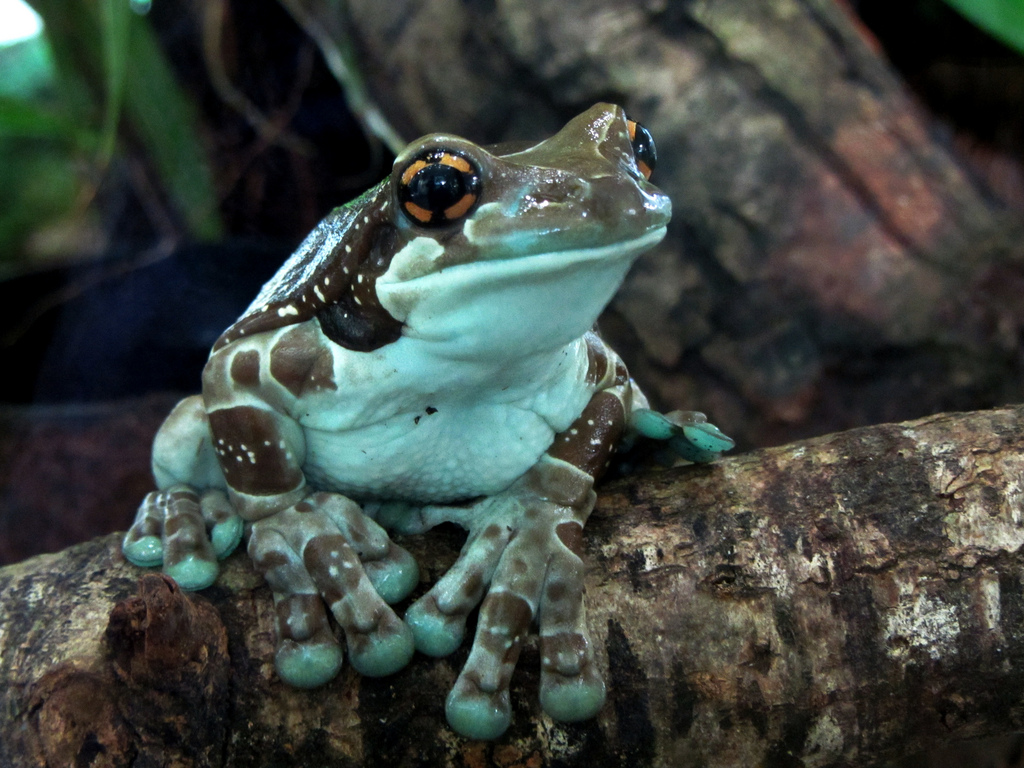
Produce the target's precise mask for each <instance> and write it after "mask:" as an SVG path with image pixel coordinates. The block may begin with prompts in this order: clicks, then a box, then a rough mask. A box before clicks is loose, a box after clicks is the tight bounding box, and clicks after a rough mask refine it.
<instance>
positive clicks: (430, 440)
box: [303, 406, 554, 502]
mask: <svg viewBox="0 0 1024 768" xmlns="http://www.w3.org/2000/svg"><path fill="white" fill-rule="evenodd" d="M452 414H453V415H451V416H449V415H448V413H446V412H445V410H444V409H439V410H438V411H437V412H435V413H431V414H422V413H421V414H416V415H408V414H407V415H401V416H396V417H395V418H394V419H391V420H389V421H388V422H385V423H382V424H376V425H373V426H370V427H364V428H361V429H358V430H352V431H345V432H327V431H322V430H314V429H309V428H307V429H306V432H305V435H306V462H305V464H304V465H303V471H304V472H305V474H306V479H307V480H308V481H309V483H310V484H311V485H313V486H315V487H317V488H319V489H322V490H333V491H338V492H341V493H344V494H346V495H349V496H352V497H353V498H356V499H369V498H375V499H385V500H389V499H394V500H403V501H414V502H446V501H454V500H457V499H466V498H471V497H474V496H481V495H489V494H493V493H497V492H498V491H501V490H503V489H505V488H507V487H508V486H509V485H511V484H512V482H514V481H515V480H516V479H517V478H518V477H520V476H521V475H522V474H523V473H524V472H526V471H527V470H528V469H529V468H530V467H531V466H533V465H534V464H535V463H536V462H537V459H538V458H539V457H540V456H541V454H543V453H544V451H545V450H547V448H548V446H550V445H551V442H552V440H553V439H554V430H553V429H552V427H551V426H550V425H549V424H548V423H547V422H546V421H545V420H544V419H542V418H541V417H540V416H538V415H537V414H535V413H532V412H530V411H526V410H522V409H517V408H513V407H509V406H504V407H500V406H494V407H490V408H475V409H472V410H471V411H469V412H463V411H459V410H457V409H453V412H452ZM456 414H461V415H456Z"/></svg>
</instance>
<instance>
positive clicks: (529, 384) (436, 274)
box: [123, 104, 733, 739]
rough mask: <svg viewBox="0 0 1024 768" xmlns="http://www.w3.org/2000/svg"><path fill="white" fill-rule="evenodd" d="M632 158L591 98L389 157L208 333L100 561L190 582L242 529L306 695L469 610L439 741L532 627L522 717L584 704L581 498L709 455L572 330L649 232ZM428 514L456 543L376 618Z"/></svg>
mask: <svg viewBox="0 0 1024 768" xmlns="http://www.w3.org/2000/svg"><path fill="white" fill-rule="evenodd" d="M656 159H657V151H656V148H655V145H654V140H653V137H652V136H651V133H650V132H649V131H648V130H647V129H646V128H644V127H643V126H642V125H641V124H639V123H637V122H635V121H634V120H632V119H631V118H629V117H627V115H626V113H625V112H624V111H623V109H622V108H621V107H619V106H616V105H612V104H596V105H594V106H593V107H591V108H590V109H588V110H586V111H584V112H583V113H581V114H580V115H578V116H577V117H575V118H573V119H572V120H570V121H569V122H568V123H566V124H565V125H564V127H563V128H562V129H561V130H559V131H558V132H557V133H555V134H554V135H553V136H550V137H548V138H546V139H544V140H543V141H540V142H538V143H535V144H532V145H527V146H525V147H524V146H521V145H520V146H511V145H504V146H501V145H499V146H492V147H483V146H478V145H476V144H474V143H472V142H471V141H469V140H467V139H464V138H461V137H458V136H455V135H449V134H445V133H435V134H430V135H427V136H424V137H423V138H420V139H418V140H416V141H414V142H412V143H410V144H409V145H408V146H407V147H406V148H405V149H404V150H403V151H402V152H401V153H400V154H399V155H398V156H397V157H396V159H395V161H394V166H393V169H392V172H391V174H390V176H389V177H388V178H387V179H385V180H384V181H383V182H381V183H380V184H379V185H377V186H376V187H374V188H373V189H371V190H369V191H368V192H366V193H365V194H363V195H362V196H360V197H358V198H357V199H356V200H354V201H352V202H351V203H349V204H347V205H345V206H342V207H340V208H336V209H335V210H333V211H332V212H331V213H330V214H329V215H328V216H327V217H326V218H325V219H324V220H323V221H321V222H320V224H319V225H318V226H317V227H316V228H315V229H314V230H313V231H312V232H311V233H310V234H309V235H308V237H307V238H306V239H305V240H304V241H303V243H302V244H301V245H300V246H299V247H298V249H297V250H296V252H295V253H294V254H293V255H292V256H291V257H290V258H289V259H288V260H287V261H286V262H285V263H284V264H283V265H282V267H281V268H280V270H279V271H278V272H277V274H276V275H275V276H274V277H273V278H272V279H271V280H270V281H269V282H268V283H267V284H266V285H265V286H264V287H263V288H262V290H261V291H260V293H259V294H258V296H257V297H256V298H255V300H254V301H253V302H252V304H251V305H250V306H249V308H248V309H247V310H246V311H245V312H244V313H243V314H242V316H241V317H240V318H239V319H238V320H237V321H236V322H235V323H233V324H232V325H231V326H230V327H229V328H228V329H227V330H226V331H224V333H223V334H222V335H221V336H220V337H219V338H218V339H217V341H216V343H215V344H214V345H213V348H212V350H211V352H210V355H209V358H208V361H207V363H206V366H205V368H204V370H203V373H202V393H201V394H199V395H193V396H190V397H188V398H186V399H184V400H182V401H181V402H180V403H179V404H178V405H177V406H176V407H175V408H174V409H173V411H172V412H171V414H170V415H169V416H168V417H167V419H166V421H165V422H164V423H163V425H162V426H161V428H160V429H159V431H158V433H157V435H156V437H155V439H154V444H153V455H152V469H153V474H154V477H155V480H156V487H157V490H156V491H153V492H151V493H150V494H148V495H147V496H146V497H145V499H144V500H143V501H142V503H141V505H140V507H139V510H138V513H137V515H136V518H135V520H134V522H133V523H132V525H131V527H130V528H129V529H128V531H127V533H126V534H125V536H124V540H123V552H124V555H125V556H126V558H127V559H128V560H130V561H131V562H132V563H134V564H136V565H138V566H141V567H162V569H163V571H164V572H165V573H166V574H168V575H169V576H171V577H172V578H174V579H175V580H176V581H177V582H178V584H179V585H180V586H181V587H182V588H183V589H187V590H201V589H204V588H206V587H208V586H210V585H211V584H212V583H213V582H214V581H215V579H216V578H217V574H218V572H219V564H218V563H219V561H220V560H222V559H224V558H225V557H227V556H228V555H229V554H230V553H231V552H232V551H233V550H234V549H236V547H238V546H239V544H240V543H241V542H242V540H243V538H244V539H246V540H247V545H246V546H247V551H248V555H249V557H250V558H251V560H252V563H253V565H254V567H255V568H256V570H257V571H259V572H260V573H261V574H262V575H263V577H264V579H265V580H266V583H267V584H268V585H269V588H270V591H271V593H272V596H273V601H274V608H275V610H274V617H275V622H276V633H277V640H276V646H275V652H274V666H275V669H276V671H277V674H278V676H279V677H280V679H281V680H283V681H284V682H285V683H288V684H290V685H292V686H296V687H299V688H316V687H318V686H321V685H324V684H326V683H327V682H328V681H330V680H332V679H333V678H334V677H335V676H336V675H337V674H338V673H339V671H340V670H341V668H342V665H343V660H344V655H345V651H346V650H347V654H348V657H349V660H350V663H351V665H352V667H353V668H354V669H355V670H356V671H357V672H358V673H360V674H362V675H366V676H384V675H389V674H392V673H394V672H396V671H398V670H400V669H402V668H403V667H405V666H406V665H407V664H408V663H409V662H410V660H411V659H412V658H413V655H414V652H415V651H417V650H418V651H420V652H421V653H422V654H425V655H427V656H429V657H437V658H440V657H445V656H448V655H450V654H452V653H453V652H455V651H456V650H457V649H458V648H460V647H461V646H462V644H463V642H464V639H465V636H466V634H467V620H468V619H469V617H470V615H471V613H472V612H473V611H475V610H477V609H478V608H479V612H478V614H477V619H476V627H475V633H474V636H473V639H472V643H471V645H470V650H469V655H468V658H467V659H466V661H465V663H464V665H463V667H462V669H461V672H460V673H459V675H458V677H457V679H456V681H455V683H454V686H453V687H452V689H451V691H450V692H449V694H448V697H447V699H446V701H445V713H446V717H447V720H448V723H449V724H450V726H451V727H452V728H453V729H454V730H455V731H457V732H458V733H460V734H462V735H463V736H465V737H468V738H473V739H495V738H498V737H500V736H501V735H502V734H503V733H504V732H505V731H506V729H507V728H508V727H509V725H510V723H511V720H512V714H511V712H512V710H511V700H510V694H509V684H510V680H511V678H512V674H513V670H514V668H515V666H516V663H517V661H518V658H519V654H520V651H521V649H522V647H523V645H524V643H525V642H526V640H527V638H528V633H529V632H530V630H531V628H532V627H533V626H534V625H536V626H537V628H538V632H539V650H540V659H541V678H540V691H539V699H540V705H541V708H542V709H543V711H544V712H545V713H546V714H547V715H549V716H550V717H551V718H553V719H554V720H558V721H565V722H576V721H580V720H585V719H587V718H591V717H593V716H594V715H596V714H597V713H598V712H599V711H600V709H601V707H602V706H603V705H604V702H605V698H606V687H605V683H604V679H603V675H602V673H601V671H600V669H599V668H598V662H597V657H596V653H595V645H594V642H593V640H592V638H591V634H590V631H589V629H588V625H587V617H586V608H585V596H584V574H585V569H586V564H585V562H584V556H585V552H584V539H583V529H584V525H585V524H586V522H587V519H588V517H589V516H590V514H591V512H592V510H593V508H594V504H595V500H596V494H595V491H594V484H595V482H596V481H597V480H598V479H599V478H600V477H601V476H602V474H603V473H604V471H605V469H606V468H607V467H608V465H609V463H610V461H611V459H612V455H613V452H614V451H615V450H616V449H617V447H621V446H623V445H626V444H629V443H630V442H631V441H633V440H635V439H637V438H638V437H648V438H652V439H655V440H661V441H665V444H666V445H667V446H668V447H669V448H670V449H671V450H672V451H674V453H675V454H677V455H679V456H681V457H683V458H685V459H688V460H690V461H695V462H708V461H712V460H713V459H715V458H716V457H718V456H719V455H720V454H721V453H722V452H723V451H726V450H729V449H730V448H732V447H733V441H732V440H731V439H730V438H728V437H727V436H726V435H724V434H723V433H722V432H721V431H720V430H719V429H718V428H717V427H715V426H714V425H712V424H710V423H708V422H707V419H706V418H705V417H704V415H703V414H701V413H697V412H688V411H673V412H671V413H669V414H661V413H658V412H657V411H655V410H653V409H651V408H650V405H649V402H648V400H647V398H646V396H645V395H644V394H643V392H642V391H641V390H640V388H639V387H638V386H637V384H636V383H635V382H634V381H633V379H632V378H631V377H630V375H629V372H628V370H627V368H626V366H625V364H624V363H623V361H622V359H621V358H620V357H619V355H618V354H616V352H615V351H614V350H613V349H612V348H611V347H610V346H609V345H608V344H607V343H606V342H605V341H604V339H603V338H602V337H601V335H600V334H599V333H598V331H597V328H596V321H597V319H598V315H599V314H600V313H601V311H602V310H603V309H604V308H605V306H606V305H607V304H608V303H609V301H610V300H611V299H612V297H613V295H614V293H615V292H616V290H617V289H618V287H619V285H620V284H621V282H622V280H623V278H624V277H625V275H626V273H627V271H628V270H629V268H630V267H631V265H632V264H633V262H634V261H635V259H636V258H637V257H639V256H640V255H641V254H642V253H644V252H645V251H648V250H649V249H651V248H653V247H654V246H656V245H657V244H658V243H659V242H660V241H661V240H662V239H663V238H664V236H665V233H666V228H667V225H668V222H669V219H670V217H671V202H670V200H669V198H668V196H667V195H665V194H664V193H663V192H662V191H661V190H659V189H658V188H657V187H656V186H654V185H653V184H652V183H651V182H650V177H651V174H652V172H653V171H654V168H655V165H656ZM442 523H454V524H456V525H458V526H460V527H462V528H463V529H465V531H466V540H465V543H464V544H463V546H462V550H461V553H460V554H459V556H458V558H457V560H456V561H455V562H454V564H453V565H452V566H451V567H450V568H449V569H448V570H447V572H445V573H444V574H443V575H442V576H441V577H440V578H439V579H438V580H437V581H436V583H434V584H433V585H431V586H429V588H428V589H426V591H425V592H424V593H423V594H422V595H421V596H419V597H418V598H416V599H415V600H414V601H412V602H411V604H410V605H409V606H408V607H407V609H406V610H405V612H404V616H402V617H400V616H399V615H398V614H397V613H396V609H395V606H396V605H398V604H399V603H401V602H402V601H404V600H406V598H408V597H409V595H410V594H412V593H413V591H414V590H415V589H416V588H417V586H418V585H419V582H420V572H419V566H418V564H417V562H416V560H415V559H414V558H413V557H412V556H411V555H410V554H409V552H408V551H407V550H406V549H404V548H403V547H401V546H400V545H399V544H397V543H396V542H395V541H393V540H392V536H395V537H399V536H412V535H419V534H424V533H425V532H427V531H429V530H430V529H432V528H434V527H435V526H438V525H440V524H442ZM332 620H333V624H332ZM334 624H336V625H337V627H338V630H340V632H339V631H336V630H335V628H334ZM339 634H340V636H341V637H343V638H344V642H345V646H346V647H345V649H343V648H342V644H341V641H340V639H339Z"/></svg>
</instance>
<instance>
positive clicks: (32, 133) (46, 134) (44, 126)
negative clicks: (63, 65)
mask: <svg viewBox="0 0 1024 768" xmlns="http://www.w3.org/2000/svg"><path fill="white" fill-rule="evenodd" d="M0 137H11V138H14V137H17V138H39V139H56V140H57V141H62V142H65V143H68V144H71V145H72V146H73V147H75V148H76V149H79V150H84V151H87V152H91V151H94V150H95V149H96V147H97V146H98V143H99V136H98V135H97V133H96V132H95V131H93V130H90V129H89V128H88V127H87V126H83V125H80V124H79V123H77V122H75V121H74V120H71V119H70V118H68V117H67V116H66V115H62V114H58V113H57V112H54V111H52V110H50V109H47V108H46V107H43V106H40V105H38V104H35V103H34V102H30V101H24V100H22V99H12V98H8V97H6V96H0Z"/></svg>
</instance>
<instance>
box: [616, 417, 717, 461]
mask: <svg viewBox="0 0 1024 768" xmlns="http://www.w3.org/2000/svg"><path fill="white" fill-rule="evenodd" d="M630 426H631V427H632V428H633V429H634V430H636V431H637V432H639V433H640V434H641V435H643V436H644V437H649V438H651V439H652V440H666V441H667V442H668V447H669V448H671V449H672V450H673V451H674V452H675V453H676V454H677V455H678V456H680V457H681V458H684V459H686V460H687V461H692V462H696V463H699V464H705V463H707V462H709V461H714V460H715V459H717V458H718V457H719V456H721V455H722V454H723V453H724V452H725V451H728V450H731V449H732V448H733V446H735V445H736V442H735V441H734V440H733V439H732V438H731V437H729V436H728V435H726V434H724V433H723V432H722V430H720V429H719V428H718V427H716V426H715V425H714V424H711V423H709V422H708V417H707V416H705V415H704V414H703V413H700V412H699V411H672V412H670V413H658V412H657V411H652V410H650V409H648V408H637V409H636V410H634V411H633V413H632V415H631V416H630Z"/></svg>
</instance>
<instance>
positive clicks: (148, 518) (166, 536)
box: [122, 485, 244, 590]
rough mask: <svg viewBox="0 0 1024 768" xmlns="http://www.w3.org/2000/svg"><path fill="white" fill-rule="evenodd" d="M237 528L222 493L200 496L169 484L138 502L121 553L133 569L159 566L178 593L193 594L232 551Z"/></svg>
mask: <svg viewBox="0 0 1024 768" xmlns="http://www.w3.org/2000/svg"><path fill="white" fill-rule="evenodd" d="M243 529H244V525H243V523H242V518H240V517H239V516H238V515H236V514H235V511H234V509H233V508H232V507H231V504H230V503H229V502H228V499H227V496H225V495H224V492H223V491H220V490H208V491H206V492H204V493H203V494H202V496H200V495H199V493H198V492H196V491H195V490H194V489H193V488H191V487H190V486H187V485H173V486H171V487H170V488H166V489H164V490H162V491H154V492H153V493H150V494H149V495H148V496H146V498H145V499H143V501H142V504H141V505H140V506H139V511H138V513H137V514H136V515H135V522H134V523H132V526H131V528H129V529H128V532H127V533H126V534H125V536H124V542H123V544H122V549H123V551H124V556H125V557H126V558H128V559H129V560H130V561H131V562H133V563H135V565H138V566H141V567H143V568H151V567H154V566H158V565H163V571H164V573H166V574H167V575H168V576H170V577H171V578H173V579H174V580H175V581H176V582H178V584H179V585H180V586H181V588H182V589H188V590H197V589H203V588H205V587H208V586H210V585H211V584H212V583H213V582H214V580H215V579H216V578H217V571H218V565H217V561H218V560H222V559H224V558H225V557H227V556H228V555H230V554H231V553H232V552H233V551H234V549H235V547H237V546H238V543H239V542H240V541H241V540H242V532H243Z"/></svg>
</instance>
